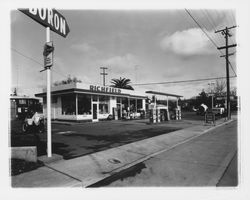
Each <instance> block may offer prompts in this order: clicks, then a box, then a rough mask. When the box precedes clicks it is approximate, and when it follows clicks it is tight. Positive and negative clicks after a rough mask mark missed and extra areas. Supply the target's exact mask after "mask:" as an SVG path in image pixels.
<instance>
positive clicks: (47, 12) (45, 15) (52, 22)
mask: <svg viewBox="0 0 250 200" xmlns="http://www.w3.org/2000/svg"><path fill="white" fill-rule="evenodd" d="M19 10H20V11H21V12H23V13H24V14H26V15H28V16H29V17H31V18H32V19H34V20H35V21H37V22H38V23H40V24H41V25H43V26H45V27H49V28H50V30H52V31H54V32H55V33H57V34H59V35H61V36H63V37H66V36H67V35H68V33H69V31H70V30H69V26H68V24H67V22H66V19H65V18H64V16H62V15H61V14H60V13H59V12H58V11H57V10H55V9H45V8H29V9H19Z"/></svg>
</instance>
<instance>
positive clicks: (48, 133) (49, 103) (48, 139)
mask: <svg viewBox="0 0 250 200" xmlns="http://www.w3.org/2000/svg"><path fill="white" fill-rule="evenodd" d="M49 42H50V28H49V27H46V43H49ZM51 67H52V65H51V66H49V67H46V63H45V69H46V71H47V154H48V157H51V156H52V141H51V137H52V135H51V76H50V73H51V71H50V70H51V69H50V68H51Z"/></svg>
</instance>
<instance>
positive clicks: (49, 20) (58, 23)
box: [19, 8, 70, 157]
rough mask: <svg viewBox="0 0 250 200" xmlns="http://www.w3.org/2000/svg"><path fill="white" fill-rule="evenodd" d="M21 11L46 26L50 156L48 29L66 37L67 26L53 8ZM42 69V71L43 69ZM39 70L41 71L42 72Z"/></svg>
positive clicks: (50, 58)
mask: <svg viewBox="0 0 250 200" xmlns="http://www.w3.org/2000/svg"><path fill="white" fill-rule="evenodd" d="M19 10H20V11H21V12H22V13H24V14H25V15H27V16H29V17H30V18H32V19H33V20H35V21H36V22H38V23H39V24H41V25H42V26H45V27H46V44H45V47H44V52H43V55H44V70H46V71H47V154H48V157H51V156H52V144H51V141H52V138H51V76H50V73H51V72H50V68H51V67H52V65H53V51H54V47H53V44H52V42H50V30H52V31H54V32H55V33H57V34H59V35H61V36H63V37H66V36H67V35H68V33H69V31H70V30H69V26H68V24H67V21H66V19H65V17H64V16H63V15H61V14H60V13H59V12H58V11H57V10H55V9H45V8H29V9H19ZM44 70H42V71H44ZM42 71H41V72H42Z"/></svg>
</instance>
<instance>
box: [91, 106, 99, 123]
mask: <svg viewBox="0 0 250 200" xmlns="http://www.w3.org/2000/svg"><path fill="white" fill-rule="evenodd" d="M97 108H98V106H97V103H93V104H92V111H93V112H92V113H93V120H92V121H93V122H97V121H98V115H97V113H98V110H97Z"/></svg>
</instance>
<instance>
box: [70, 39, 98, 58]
mask: <svg viewBox="0 0 250 200" xmlns="http://www.w3.org/2000/svg"><path fill="white" fill-rule="evenodd" d="M71 48H72V49H73V50H76V51H79V52H80V53H84V54H88V55H92V56H94V55H97V54H98V53H99V51H98V49H97V48H95V47H94V46H92V45H90V44H89V43H87V42H83V43H80V44H73V45H71Z"/></svg>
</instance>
